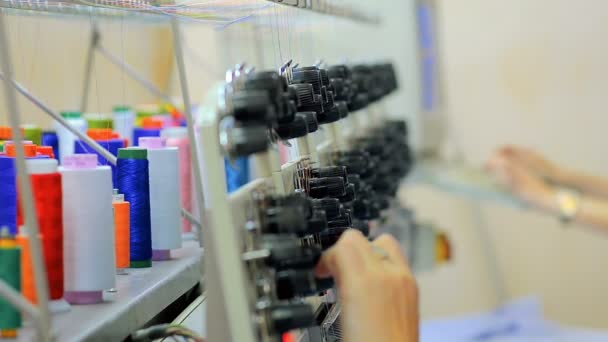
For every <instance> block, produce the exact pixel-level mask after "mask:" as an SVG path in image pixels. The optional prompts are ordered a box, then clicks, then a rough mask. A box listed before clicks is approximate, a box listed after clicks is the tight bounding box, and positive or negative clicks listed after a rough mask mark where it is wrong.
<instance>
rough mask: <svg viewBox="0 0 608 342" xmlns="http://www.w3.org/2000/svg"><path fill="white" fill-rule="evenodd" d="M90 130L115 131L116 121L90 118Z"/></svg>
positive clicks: (88, 120)
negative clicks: (107, 129)
mask: <svg viewBox="0 0 608 342" xmlns="http://www.w3.org/2000/svg"><path fill="white" fill-rule="evenodd" d="M87 122H88V124H89V128H110V129H114V120H113V119H112V118H89V119H87Z"/></svg>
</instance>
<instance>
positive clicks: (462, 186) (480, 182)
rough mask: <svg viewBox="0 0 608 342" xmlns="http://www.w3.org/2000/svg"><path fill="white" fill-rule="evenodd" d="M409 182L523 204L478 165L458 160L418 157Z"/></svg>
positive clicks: (480, 197)
mask: <svg viewBox="0 0 608 342" xmlns="http://www.w3.org/2000/svg"><path fill="white" fill-rule="evenodd" d="M409 182H411V183H422V184H428V185H431V186H434V187H436V188H438V189H440V190H443V191H445V192H448V193H452V194H455V195H459V196H463V197H466V198H469V199H472V200H476V201H491V202H496V203H500V204H504V205H508V206H512V207H516V208H526V207H527V206H526V204H525V203H524V202H522V201H521V200H520V199H519V198H517V197H515V196H513V195H512V194H511V193H510V192H508V191H507V190H506V189H505V188H504V187H502V186H501V185H499V184H498V183H497V182H496V181H495V180H494V179H493V178H492V177H491V176H490V175H488V174H487V173H486V172H484V171H483V170H482V169H480V168H475V167H472V166H469V165H466V164H464V163H460V162H446V161H441V160H437V159H428V160H424V159H423V160H420V161H418V162H417V163H416V167H415V168H414V172H413V174H412V176H411V177H410V178H409Z"/></svg>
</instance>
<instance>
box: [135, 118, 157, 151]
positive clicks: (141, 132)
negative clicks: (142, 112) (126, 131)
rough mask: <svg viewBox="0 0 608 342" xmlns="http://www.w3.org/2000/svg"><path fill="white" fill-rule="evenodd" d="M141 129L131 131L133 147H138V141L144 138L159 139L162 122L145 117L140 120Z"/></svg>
mask: <svg viewBox="0 0 608 342" xmlns="http://www.w3.org/2000/svg"><path fill="white" fill-rule="evenodd" d="M142 123H143V127H136V128H135V129H133V139H134V140H133V145H135V146H139V145H138V144H139V139H140V138H144V137H160V132H161V131H162V128H163V122H162V121H160V120H158V119H155V118H153V117H147V118H145V119H143V120H142Z"/></svg>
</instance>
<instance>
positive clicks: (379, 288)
mask: <svg viewBox="0 0 608 342" xmlns="http://www.w3.org/2000/svg"><path fill="white" fill-rule="evenodd" d="M317 276H319V277H329V276H333V277H334V278H335V281H336V285H337V287H338V295H339V297H340V300H341V304H342V318H341V319H342V329H343V332H344V341H346V342H368V341H387V342H388V341H400V342H416V341H418V334H419V332H418V329H419V327H418V325H419V313H418V288H417V285H416V280H415V279H414V276H413V275H412V272H411V270H410V267H409V265H408V261H407V258H406V257H405V255H404V254H403V252H402V250H401V246H400V245H399V243H398V242H397V241H396V240H395V239H394V238H393V237H390V236H388V235H382V236H380V237H379V238H377V239H376V240H375V241H373V242H371V243H370V242H369V241H368V240H367V239H366V238H365V237H364V236H363V235H362V234H361V233H360V232H358V231H356V230H354V229H353V230H348V231H346V232H345V233H344V234H343V235H342V237H341V238H340V240H339V241H338V242H337V243H336V244H335V245H334V247H332V248H331V249H329V250H328V251H327V252H326V253H325V254H324V255H323V257H322V258H321V261H320V263H319V265H318V267H317Z"/></svg>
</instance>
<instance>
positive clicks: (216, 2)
mask: <svg viewBox="0 0 608 342" xmlns="http://www.w3.org/2000/svg"><path fill="white" fill-rule="evenodd" d="M335 2H336V1H332V0H265V1H263V2H259V1H255V0H200V1H194V0H187V1H180V0H177V1H170V2H163V1H160V2H157V1H154V2H153V1H149V0H0V8H6V9H12V10H17V11H19V14H32V15H40V14H53V15H57V14H66V15H84V16H100V17H105V18H128V19H141V20H143V21H150V22H167V21H168V20H169V19H171V18H180V19H184V20H189V21H194V22H203V23H211V24H220V25H226V24H231V23H236V22H242V21H246V20H248V19H250V18H254V17H255V16H263V15H275V14H276V12H274V11H272V10H271V9H273V8H274V5H273V4H280V5H284V6H289V7H294V8H298V9H304V10H309V11H312V12H316V13H321V14H325V15H329V16H332V17H338V18H344V19H348V20H352V21H356V22H361V23H368V24H377V23H379V22H380V20H379V18H378V17H377V16H375V15H372V14H369V13H367V12H364V11H362V10H360V9H357V8H355V7H354V6H348V5H335V4H334V3H335ZM341 3H344V1H341ZM251 22H253V23H256V21H253V20H252V21H251ZM258 24H259V23H258Z"/></svg>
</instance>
